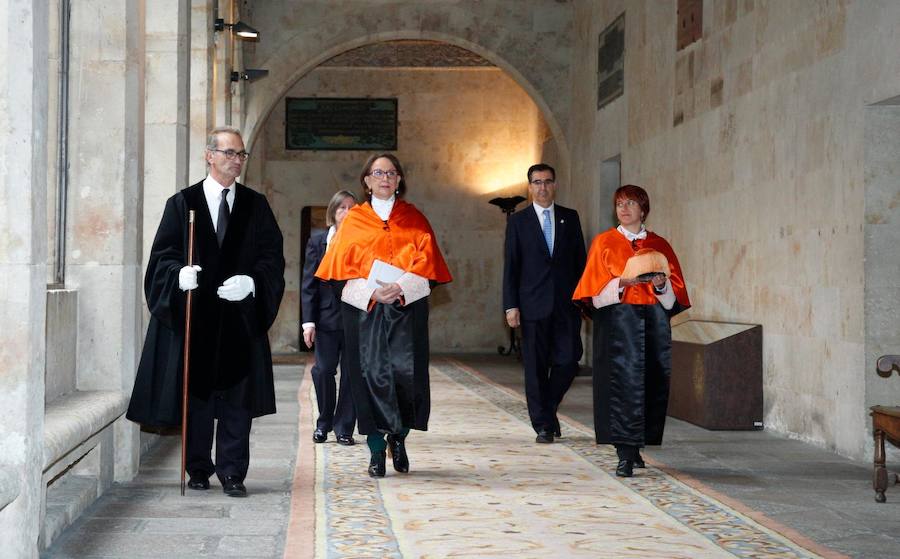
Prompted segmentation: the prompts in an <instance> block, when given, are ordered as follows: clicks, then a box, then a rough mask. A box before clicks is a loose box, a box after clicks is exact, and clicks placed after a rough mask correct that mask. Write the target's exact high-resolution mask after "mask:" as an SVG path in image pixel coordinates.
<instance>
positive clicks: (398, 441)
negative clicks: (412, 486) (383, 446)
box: [387, 435, 409, 474]
mask: <svg viewBox="0 0 900 559" xmlns="http://www.w3.org/2000/svg"><path fill="white" fill-rule="evenodd" d="M387 443H388V450H389V451H390V452H391V459H392V460H393V461H394V470H395V471H398V472H400V473H401V474H405V473H406V472H408V471H409V456H407V455H406V439H405V437H395V436H393V435H388V436H387Z"/></svg>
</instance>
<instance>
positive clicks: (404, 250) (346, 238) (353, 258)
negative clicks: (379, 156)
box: [316, 200, 453, 283]
mask: <svg viewBox="0 0 900 559" xmlns="http://www.w3.org/2000/svg"><path fill="white" fill-rule="evenodd" d="M376 259H378V260H382V261H384V262H387V263H388V264H391V265H393V266H396V267H398V268H401V269H402V270H405V271H407V272H412V273H414V274H416V275H418V276H421V277H423V278H426V279H429V280H433V281H436V282H438V283H447V282H449V281H451V280H452V279H453V278H451V277H450V271H449V270H448V269H447V264H446V263H445V262H444V257H443V256H442V255H441V249H440V248H438V245H437V241H436V240H435V238H434V231H432V230H431V225H429V223H428V220H427V219H425V216H424V215H422V213H421V212H420V211H419V210H417V209H416V207H415V206H413V205H412V204H409V203H407V202H404V201H403V200H397V201H395V202H394V207H393V208H392V209H391V215H390V217H389V218H388V220H387V221H386V222H385V221H382V220H381V218H380V217H378V214H376V213H375V210H373V209H372V206H371V205H369V203H368V202H366V203H364V204H361V205H359V206H354V207H353V208H351V209H350V211H349V212H348V213H347V217H345V218H344V222H343V223H341V227H340V228H339V229H338V232H337V234H335V236H334V238H333V239H332V240H331V244H329V245H328V250H326V251H325V256H324V257H323V258H322V263H321V264H319V268H318V270H316V277H317V278H319V279H323V280H349V279H356V278H367V277H369V270H371V269H372V263H373V262H374V261H375V260H376Z"/></svg>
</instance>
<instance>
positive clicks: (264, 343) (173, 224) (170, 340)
mask: <svg viewBox="0 0 900 559" xmlns="http://www.w3.org/2000/svg"><path fill="white" fill-rule="evenodd" d="M189 210H195V211H196V217H195V233H194V264H198V265H199V266H201V267H202V271H201V272H200V273H199V275H198V283H199V286H198V288H197V289H195V290H194V292H193V293H194V294H193V296H192V297H193V307H192V316H191V355H190V359H191V361H190V392H191V395H193V396H195V397H198V398H201V399H204V400H205V399H208V398H209V397H210V396H211V395H212V393H213V392H218V393H220V394H221V395H223V397H224V398H225V399H226V400H227V401H228V402H229V403H230V404H232V405H233V406H237V407H240V408H243V409H245V410H247V411H248V412H249V413H250V415H251V417H259V416H262V415H267V414H272V413H275V390H274V381H273V375H272V355H271V350H270V348H269V339H268V330H269V328H270V327H271V326H272V323H273V322H274V321H275V316H276V314H277V313H278V307H279V305H280V304H281V297H282V295H283V294H284V255H283V239H282V235H281V230H280V229H279V228H278V223H277V222H276V220H275V216H274V214H273V213H272V210H271V208H270V207H269V204H268V202H267V201H266V198H265V196H263V195H262V194H259V193H258V192H255V191H253V190H251V189H249V188H247V187H245V186H243V185H241V184H238V185H237V187H236V189H235V201H234V209H233V212H232V214H231V217H230V219H229V223H228V228H227V230H226V234H225V239H224V241H223V244H222V247H221V248H220V247H219V246H218V242H217V241H216V233H215V230H214V228H213V221H212V217H211V216H210V214H209V208H208V206H207V204H206V198H205V197H204V195H203V183H202V182H200V183H197V184H195V185H193V186H191V187H188V188H186V189H184V190H182V191H181V192H179V193H178V194H176V195H174V196H172V197H171V198H169V200H168V201H167V202H166V208H165V211H164V212H163V217H162V221H161V222H160V225H159V229H158V230H157V233H156V238H155V239H154V241H153V248H152V249H151V253H150V261H149V263H148V265H147V273H146V276H145V278H144V294H145V296H146V298H147V305H148V307H149V309H150V315H151V316H150V324H149V326H148V328H147V337H146V340H145V342H144V348H143V352H142V354H141V361H140V365H139V366H138V371H137V377H136V378H135V384H134V390H133V392H132V396H131V402H130V404H129V407H128V413H127V417H128V419H130V420H132V421H135V422H138V423H142V424H145V425H155V426H171V425H179V424H180V423H181V385H182V372H183V371H182V369H183V356H182V351H183V346H184V316H185V301H186V294H185V292H183V291H182V290H181V289H179V287H178V272H179V270H180V269H181V268H182V267H183V266H185V265H186V263H187V252H188V250H187V248H188V211H189ZM239 274H240V275H247V276H250V277H252V278H253V280H254V282H255V284H256V294H255V296H254V295H250V296H248V297H247V298H246V299H244V300H243V301H238V302H229V301H225V300H224V299H220V298H219V297H218V296H217V295H216V290H217V288H218V287H219V286H220V285H222V282H224V281H225V280H226V279H228V278H230V277H231V276H234V275H239Z"/></svg>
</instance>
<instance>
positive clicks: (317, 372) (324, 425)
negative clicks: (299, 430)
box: [312, 330, 356, 435]
mask: <svg viewBox="0 0 900 559" xmlns="http://www.w3.org/2000/svg"><path fill="white" fill-rule="evenodd" d="M343 350H344V332H343V330H332V331H329V330H325V331H319V330H316V364H315V365H313V368H312V380H313V385H314V386H315V387H316V402H317V403H318V404H319V419H318V420H316V429H319V430H321V431H322V432H323V433H327V432H329V431H331V430H334V432H335V433H336V434H338V435H353V430H354V426H355V425H356V410H355V409H354V407H353V396H352V395H351V393H350V378H349V375H347V374H343V373H342V374H341V382H340V387H339V388H338V387H337V382H335V377H336V376H337V368H338V364H339V363H340V362H341V352H342V351H343ZM338 390H340V391H339V392H338Z"/></svg>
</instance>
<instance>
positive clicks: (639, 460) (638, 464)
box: [634, 454, 647, 468]
mask: <svg viewBox="0 0 900 559" xmlns="http://www.w3.org/2000/svg"><path fill="white" fill-rule="evenodd" d="M634 467H635V468H646V467H647V465H646V464H644V458H643V456H641V455H640V454H638V456H637V458H635V459H634Z"/></svg>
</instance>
